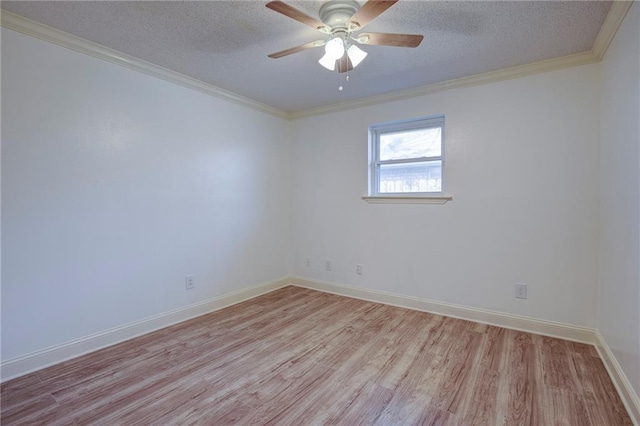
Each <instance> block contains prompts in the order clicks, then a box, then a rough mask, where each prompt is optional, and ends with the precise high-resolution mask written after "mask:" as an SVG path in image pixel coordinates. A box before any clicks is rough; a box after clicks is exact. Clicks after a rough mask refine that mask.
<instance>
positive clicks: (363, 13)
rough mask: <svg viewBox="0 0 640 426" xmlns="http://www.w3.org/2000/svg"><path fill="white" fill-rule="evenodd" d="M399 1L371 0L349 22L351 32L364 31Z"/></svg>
mask: <svg viewBox="0 0 640 426" xmlns="http://www.w3.org/2000/svg"><path fill="white" fill-rule="evenodd" d="M397 1H398V0H369V1H368V2H366V3H365V4H364V6H362V7H361V8H360V9H359V10H358V11H357V12H356V13H355V14H354V15H353V16H352V17H351V19H350V20H349V24H350V28H349V29H350V30H352V31H354V30H356V29H362V28H364V26H365V25H367V24H368V23H369V22H371V21H373V20H374V19H375V18H377V17H378V16H379V15H380V14H381V13H382V12H384V11H385V10H387V9H389V8H390V7H391V6H393V5H394V4H396V2H397Z"/></svg>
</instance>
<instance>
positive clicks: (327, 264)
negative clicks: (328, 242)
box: [324, 259, 333, 271]
mask: <svg viewBox="0 0 640 426" xmlns="http://www.w3.org/2000/svg"><path fill="white" fill-rule="evenodd" d="M324 269H325V270H327V271H332V270H333V261H332V260H331V259H327V260H325V261H324Z"/></svg>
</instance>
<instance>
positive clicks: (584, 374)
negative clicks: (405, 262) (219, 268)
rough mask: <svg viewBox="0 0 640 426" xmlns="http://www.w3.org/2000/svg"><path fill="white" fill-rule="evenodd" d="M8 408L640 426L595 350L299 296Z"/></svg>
mask: <svg viewBox="0 0 640 426" xmlns="http://www.w3.org/2000/svg"><path fill="white" fill-rule="evenodd" d="M1 397H2V399H1V403H2V416H1V422H2V424H3V425H13V424H29V425H34V424H46V425H57V424H61V425H86V424H101V425H127V426H129V425H192V424H193V425H195V424H205V425H214V424H215V425H225V424H261V425H262V424H282V425H292V424H304V425H308V424H344V425H356V424H381V425H396V424H397V425H411V424H424V425H536V426H537V425H577V426H588V425H594V426H605V425H606V426H613V425H631V420H630V419H629V417H628V415H627V413H626V412H625V409H624V407H623V405H622V403H621V401H620V399H619V397H618V395H617V393H616V391H615V388H614V387H613V384H612V383H611V380H610V379H609V377H608V375H607V373H606V371H605V369H604V366H603V364H602V362H601V361H600V359H599V358H598V356H597V353H596V352H595V350H594V348H593V347H591V346H588V345H583V344H578V343H572V342H568V341H564V340H559V339H553V338H549V337H543V336H538V335H533V334H528V333H523V332H518V331H511V330H506V329H502V328H498V327H492V326H487V325H481V324H475V323H472V322H468V321H462V320H458V319H452V318H446V317H442V316H438V315H431V314H427V313H422V312H416V311H411V310H407V309H401V308H396V307H391V306H385V305H380V304H375V303H369V302H364V301H360V300H355V299H349V298H345V297H341V296H335V295H330V294H324V293H320V292H316V291H311V290H306V289H301V288H296V287H287V288H284V289H281V290H277V291H275V292H272V293H269V294H267V295H264V296H261V297H258V298H255V299H252V300H250V301H248V302H245V303H241V304H238V305H235V306H232V307H230V308H227V309H224V310H221V311H218V312H215V313H213V314H209V315H206V316H203V317H199V318H197V319H194V320H191V321H188V322H184V323H181V324H178V325H176V326H173V327H169V328H166V329H163V330H160V331H158V332H154V333H152V334H148V335H146V336H143V337H140V338H137V339H134V340H130V341H128V342H126V343H123V344H120V345H117V346H113V347H110V348H107V349H104V350H101V351H99V352H95V353H93V354H89V355H86V356H84V357H81V358H77V359H74V360H71V361H68V362H65V363H63V364H59V365H56V366H53V367H50V368H46V369H44V370H41V371H38V372H36V373H33V374H29V375H27V376H24V377H21V378H18V379H15V380H12V381H9V382H7V383H5V384H3V385H2V393H1Z"/></svg>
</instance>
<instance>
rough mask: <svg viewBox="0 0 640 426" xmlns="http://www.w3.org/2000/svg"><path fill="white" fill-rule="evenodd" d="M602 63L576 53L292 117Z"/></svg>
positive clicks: (326, 107)
mask: <svg viewBox="0 0 640 426" xmlns="http://www.w3.org/2000/svg"><path fill="white" fill-rule="evenodd" d="M598 61H599V59H598V58H597V57H596V56H595V55H594V54H593V51H591V50H589V51H586V52H580V53H575V54H573V55H567V56H562V57H560V58H554V59H547V60H544V61H539V62H532V63H530V64H525V65H519V66H516V67H511V68H503V69H500V70H496V71H489V72H486V73H482V74H475V75H470V76H468V77H461V78H456V79H453V80H446V81H441V82H437V83H432V84H427V85H424V86H418V87H413V88H410V89H405V90H399V91H396V92H392V93H386V94H383V95H377V96H370V97H367V98H362V99H356V100H355V101H348V102H341V103H338V104H333V105H327V106H322V107H318V108H311V109H306V110H303V111H298V112H294V113H292V114H291V118H292V119H298V118H303V117H310V116H313V115H322V114H330V113H333V112H339V111H344V110H347V109H355V108H362V107H366V106H371V105H377V104H381V103H387V102H393V101H399V100H403V99H409V98H415V97H418V96H424V95H429V94H431V93H436V92H442V91H443V90H451V89H458V88H461V87H470V86H479V85H482V84H487V83H494V82H497V81H502V80H511V79H514V78H519V77H525V76H528V75H533V74H539V73H543V72H548V71H555V70H559V69H563V68H569V67H575V66H578V65H585V64H591V63H594V62H598Z"/></svg>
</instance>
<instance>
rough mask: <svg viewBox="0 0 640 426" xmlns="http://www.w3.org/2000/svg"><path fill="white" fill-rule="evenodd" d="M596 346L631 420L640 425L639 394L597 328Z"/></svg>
mask: <svg viewBox="0 0 640 426" xmlns="http://www.w3.org/2000/svg"><path fill="white" fill-rule="evenodd" d="M595 346H596V350H597V351H598V354H599V355H600V359H602V362H603V363H604V366H605V367H606V369H607V371H608V372H609V377H611V381H612V382H613V384H614V386H615V387H616V389H617V390H618V395H620V399H622V403H623V404H624V406H625V408H626V409H627V412H628V413H629V416H630V417H631V421H632V422H633V424H634V425H636V426H638V425H640V398H638V394H637V393H636V392H635V390H634V389H633V387H632V386H631V382H630V381H629V379H628V378H627V375H626V374H625V373H624V371H623V370H622V367H621V366H620V363H619V362H618V360H617V359H616V357H615V355H614V354H613V351H612V350H611V348H610V347H609V344H608V343H607V341H606V340H605V339H604V336H602V334H601V333H600V331H598V330H596V345H595Z"/></svg>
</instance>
